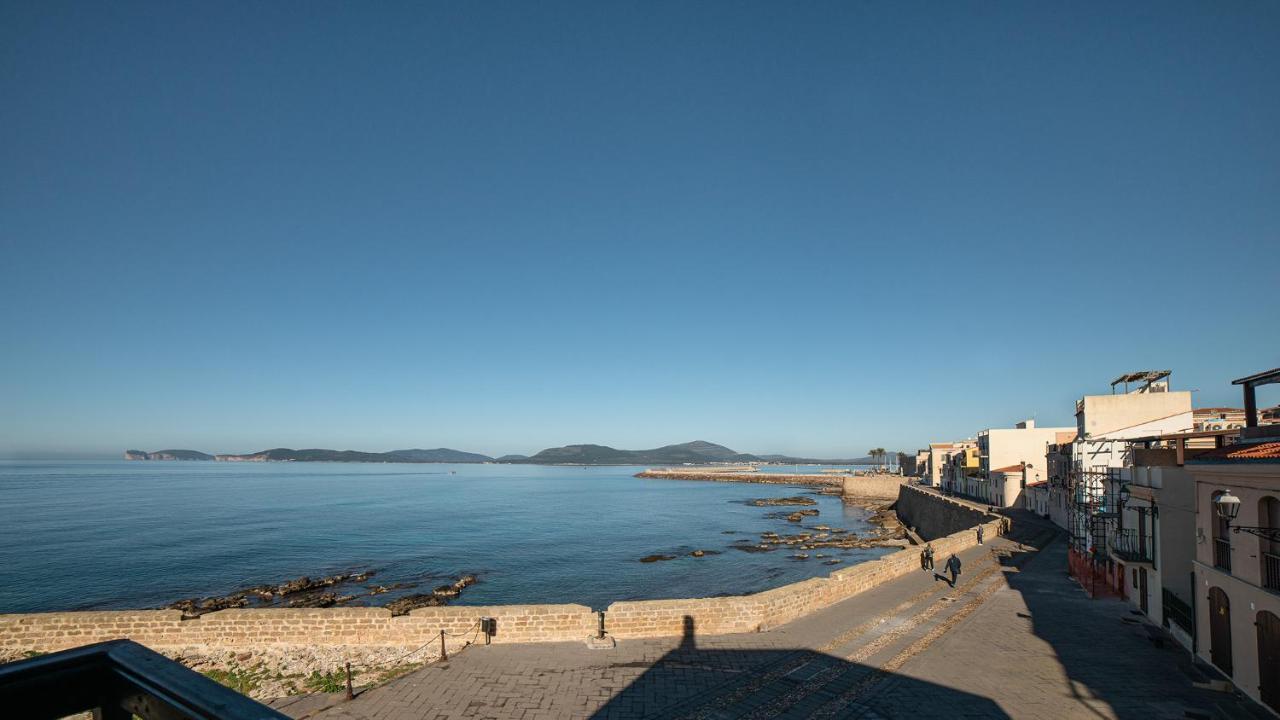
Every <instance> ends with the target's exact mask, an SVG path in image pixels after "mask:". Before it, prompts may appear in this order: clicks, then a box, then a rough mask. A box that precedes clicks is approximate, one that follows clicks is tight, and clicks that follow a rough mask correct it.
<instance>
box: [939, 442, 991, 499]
mask: <svg viewBox="0 0 1280 720" xmlns="http://www.w3.org/2000/svg"><path fill="white" fill-rule="evenodd" d="M981 467H982V464H981V462H980V460H979V458H978V444H977V443H976V442H966V443H965V444H964V447H961V448H958V449H956V450H955V451H954V452H952V453H951V455H950V456H949V457H948V458H947V466H946V468H944V471H943V474H942V489H943V491H944V492H947V493H951V494H955V495H966V496H968V497H980V496H984V495H983V490H982V488H983V487H984V484H985V481H984V480H983V479H982V478H981V477H980V475H979V471H980V469H981Z"/></svg>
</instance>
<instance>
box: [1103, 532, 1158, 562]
mask: <svg viewBox="0 0 1280 720" xmlns="http://www.w3.org/2000/svg"><path fill="white" fill-rule="evenodd" d="M1151 545H1152V542H1151V537H1150V536H1149V535H1139V534H1138V531H1137V530H1117V531H1116V533H1115V537H1114V538H1113V539H1112V543H1111V552H1113V553H1115V555H1116V557H1118V558H1120V559H1122V560H1128V561H1129V562H1147V563H1149V562H1151V561H1152V559H1151Z"/></svg>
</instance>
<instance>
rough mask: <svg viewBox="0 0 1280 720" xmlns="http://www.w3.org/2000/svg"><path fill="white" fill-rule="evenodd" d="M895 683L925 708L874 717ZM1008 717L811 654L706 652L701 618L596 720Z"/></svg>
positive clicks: (687, 624) (944, 692)
mask: <svg viewBox="0 0 1280 720" xmlns="http://www.w3.org/2000/svg"><path fill="white" fill-rule="evenodd" d="M886 683H892V684H893V686H894V694H895V695H899V694H905V695H906V696H907V697H912V698H914V699H915V700H916V701H918V704H916V706H915V707H914V708H913V709H911V710H910V712H907V713H905V714H902V715H898V714H897V713H888V714H886V712H885V710H883V709H877V710H875V711H874V712H872V711H871V709H870V708H868V707H867V705H866V704H865V699H866V698H868V697H870V696H872V695H873V694H874V693H875V691H877V690H878V689H880V688H882V687H884V685H885V684H886ZM864 713H868V714H867V716H868V717H875V718H891V717H904V718H905V717H910V718H926V717H949V718H950V717H981V718H1007V717H1009V716H1008V715H1006V714H1005V713H1004V712H1003V711H1002V710H1001V709H1000V708H999V707H998V706H997V705H996V704H995V703H994V702H992V701H991V700H989V699H987V698H984V697H979V696H977V695H973V694H970V693H966V692H962V691H958V690H955V689H954V688H948V687H943V686H941V685H935V684H933V683H929V682H924V681H921V680H917V679H914V678H910V677H907V676H904V675H898V674H894V673H885V672H882V671H880V670H877V669H875V668H872V667H870V666H867V665H862V664H860V663H854V662H849V661H847V660H844V659H841V658H838V657H833V656H831V655H827V654H824V653H820V652H816V651H813V650H807V649H796V650H786V649H780V650H740V649H725V650H720V649H715V648H709V647H698V644H697V641H696V637H695V629H694V621H693V618H691V617H688V616H686V617H685V619H684V633H683V637H682V640H681V643H680V645H679V647H677V648H675V649H673V650H671V651H670V652H668V653H667V654H666V655H664V656H662V657H661V658H659V659H658V661H657V662H655V663H653V665H652V667H650V668H649V669H648V670H646V671H645V673H644V674H643V675H641V676H640V677H639V678H637V679H636V680H635V682H633V683H632V684H630V685H628V686H627V687H626V688H624V689H623V690H622V691H621V692H619V693H618V694H616V695H615V696H614V697H613V698H612V699H610V700H609V702H608V703H606V704H605V705H604V706H603V707H601V708H600V709H599V710H598V711H597V712H596V713H595V714H594V715H592V718H598V719H601V720H603V719H606V718H607V719H610V720H621V719H623V718H627V719H632V718H716V719H718V718H749V717H768V718H810V717H831V718H848V717H859V716H862V715H863V714H864Z"/></svg>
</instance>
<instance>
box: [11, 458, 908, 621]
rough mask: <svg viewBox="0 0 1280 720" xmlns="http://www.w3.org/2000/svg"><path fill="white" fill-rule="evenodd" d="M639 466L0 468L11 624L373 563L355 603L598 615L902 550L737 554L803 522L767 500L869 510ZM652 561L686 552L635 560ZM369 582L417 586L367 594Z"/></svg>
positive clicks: (854, 526) (154, 464)
mask: <svg viewBox="0 0 1280 720" xmlns="http://www.w3.org/2000/svg"><path fill="white" fill-rule="evenodd" d="M643 469H644V468H642V467H576V466H537V465H435V464H431V465H425V464H424V465H416V464H414V465H410V464H376V463H371V464H363V463H292V462H283V463H227V462H183V461H125V460H103V461H0V613H19V612H44V611H56V610H91V609H122V608H157V607H164V606H165V605H168V604H170V603H172V602H174V601H176V600H179V599H184V598H192V597H210V596H219V595H225V594H229V593H231V592H234V591H236V590H238V589H241V588H245V587H249V586H254V585H262V584H276V583H281V582H284V581H286V580H290V579H293V578H297V577H299V576H303V575H306V576H310V577H318V576H327V575H332V574H335V573H341V572H355V571H366V570H372V571H374V573H375V574H374V576H373V577H371V578H370V579H369V580H367V581H365V582H364V583H360V584H359V585H355V586H349V587H344V588H343V589H342V590H341V592H343V593H350V594H357V595H359V597H357V599H356V600H355V601H353V602H351V603H350V604H352V605H380V604H384V603H385V602H387V601H389V600H392V599H394V598H396V597H398V596H401V595H404V594H409V593H415V592H430V590H431V588H433V587H435V586H437V585H440V584H444V583H446V582H450V581H452V580H454V579H456V578H458V577H460V576H461V575H464V574H474V575H475V576H476V577H477V578H478V579H479V581H478V582H477V583H476V584H475V585H473V586H471V587H469V588H467V589H466V590H465V591H464V592H463V594H462V595H461V597H459V598H457V599H456V600H454V601H453V602H452V604H459V605H489V604H507V603H570V602H571V603H580V604H583V605H587V606H589V607H591V608H594V609H603V608H604V607H606V606H607V605H608V604H609V603H611V602H614V601H617V600H633V599H653V598H682V597H707V596H716V595H734V594H743V593H751V592H756V591H760V590H765V589H768V588H772V587H777V586H779V585H784V584H787V583H791V582H796V581H799V580H804V579H808V578H812V577H815V576H819V575H825V574H827V573H829V572H831V571H832V570H834V569H837V568H838V567H847V566H849V565H852V564H854V563H858V562H863V561H866V560H869V559H874V558H876V557H879V556H880V555H882V554H884V553H886V552H888V550H886V549H883V548H871V549H857V550H848V551H838V550H827V551H824V552H826V553H828V554H830V555H831V556H832V557H838V558H840V559H841V560H842V564H841V565H839V566H831V565H824V564H823V561H822V560H819V559H816V558H813V557H812V556H813V555H814V554H815V553H814V552H812V551H811V552H810V558H809V559H808V560H799V559H794V558H792V557H790V556H791V555H792V554H793V553H792V552H791V551H789V550H778V551H774V552H766V553H751V552H745V551H742V550H738V549H735V547H734V546H735V543H737V542H739V541H743V540H752V539H757V538H758V537H759V534H760V533H762V532H766V531H774V532H777V533H780V534H786V533H789V532H796V531H797V528H798V527H799V526H800V525H799V524H797V523H792V522H788V521H787V520H786V519H784V518H781V517H777V516H776V515H777V513H778V512H779V511H785V510H787V508H785V507H756V506H753V505H750V504H748V501H750V500H752V499H754V498H769V497H783V496H788V495H798V494H803V495H807V496H809V497H812V498H813V499H814V500H816V501H817V505H816V506H814V507H816V508H817V509H818V510H819V513H820V514H819V515H818V516H817V517H810V518H805V522H804V523H803V525H804V526H805V527H811V526H813V525H816V524H825V525H829V526H831V527H842V528H846V529H848V530H850V531H851V532H854V533H859V534H863V533H866V532H868V531H870V530H871V529H872V527H871V525H870V524H869V523H868V521H867V516H868V514H867V512H866V511H865V510H863V509H861V508H858V507H855V506H852V505H848V506H846V505H845V504H843V503H842V502H841V501H840V499H839V498H837V497H831V496H826V495H818V494H816V493H815V490H814V488H811V487H803V486H797V487H790V486H787V485H767V484H753V483H721V482H699V481H688V480H661V479H644V478H637V477H634V475H635V473H637V472H639V471H641V470H643ZM798 469H799V470H800V471H801V472H817V470H818V469H817V468H805V467H803V466H801V467H800V468H798ZM793 509H794V508H793ZM695 550H703V551H714V553H712V552H708V554H707V555H705V556H703V557H693V556H691V555H690V553H692V552H693V551H695ZM651 555H666V556H674V558H675V559H672V560H665V561H658V562H648V563H642V562H640V559H641V558H644V557H646V556H651ZM372 584H382V585H394V584H403V585H406V586H408V587H404V588H399V589H397V590H394V591H391V592H387V593H384V594H379V595H372V596H370V595H367V594H365V593H367V589H366V588H365V587H364V586H367V585H372Z"/></svg>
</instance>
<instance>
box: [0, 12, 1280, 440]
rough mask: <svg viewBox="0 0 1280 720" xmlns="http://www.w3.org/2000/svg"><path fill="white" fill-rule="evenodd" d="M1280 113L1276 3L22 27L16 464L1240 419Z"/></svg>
mask: <svg viewBox="0 0 1280 720" xmlns="http://www.w3.org/2000/svg"><path fill="white" fill-rule="evenodd" d="M1277 88H1280V4H1277V3H1274V2H1239V3H1212V2H1201V3H1175V2H1138V3H1124V4H1120V3H1110V2H1100V3H1087V2H1072V3H1013V2H994V3H993V2H976V3H964V2H955V3H907V2H877V3H850V2H806V3H772V2H769V3H750V2H724V3H716V2H699V3H687V2H645V3H599V2H584V3H553V2H545V3H522V2H509V3H501V2H494V3H447V4H431V3H393V2H385V3H327V2H306V3H287V2H278V3H236V2H229V3H185V2H158V3H150V4H142V3H128V2H121V3H90V2H82V3H60V2H40V3H32V2H16V1H12V0H4V2H2V3H0V98H3V100H0V455H6V454H7V455H10V456H19V455H24V454H33V453H34V454H40V453H50V454H56V453H104V454H111V455H117V454H118V453H119V452H121V451H123V450H124V449H126V448H139V449H144V450H155V449H161V448H191V449H197V450H203V451H207V452H252V451H257V450H261V449H264V448H269V447H295V448H297V447H327V448H338V449H347V448H350V449H361V450H370V451H376V450H391V449H398V448H406V447H423V448H431V447H440V446H444V447H453V448H458V449H462V450H469V451H475V452H483V453H487V454H495V455H497V454H505V453H524V454H528V453H532V452H535V451H537V450H540V449H542V448H545V447H551V446H558V445H563V444H569V443H588V442H590V443H600V444H605V445H612V446H615V447H622V448H645V447H655V446H658V445H663V444H668V443H677V442H685V441H689V440H694V439H703V440H710V441H714V442H719V443H723V444H725V445H728V446H730V447H732V448H734V449H737V450H740V451H743V452H754V453H772V452H779V453H793V454H805V455H815V456H826V457H831V456H836V457H841V456H844V457H847V456H849V455H851V454H854V455H860V454H862V453H863V452H865V451H866V450H867V449H868V448H871V447H877V446H878V447H886V448H890V449H895V450H896V449H913V448H916V447H922V446H924V444H925V443H928V442H930V441H937V440H946V439H954V438H959V437H967V436H972V435H973V434H974V433H976V432H977V431H978V430H980V429H983V428H988V427H1002V426H1010V425H1011V424H1012V423H1014V422H1016V421H1018V420H1021V419H1023V418H1028V417H1034V418H1035V419H1036V420H1037V422H1038V423H1039V424H1041V425H1046V424H1054V425H1069V424H1073V423H1074V420H1073V412H1074V407H1073V404H1072V403H1073V401H1074V400H1075V399H1077V398H1078V397H1080V396H1082V395H1085V394H1097V393H1106V392H1109V387H1108V383H1109V382H1110V381H1111V380H1112V379H1113V378H1114V377H1116V376H1117V375H1119V374H1121V373H1124V372H1129V371H1133V370H1141V369H1171V370H1173V378H1172V380H1173V386H1174V389H1192V390H1196V391H1197V392H1196V393H1195V395H1194V398H1195V403H1196V405H1197V406H1209V405H1236V406H1238V405H1240V402H1241V401H1240V394H1239V391H1238V389H1237V388H1234V387H1232V386H1231V385H1230V381H1231V379H1233V378H1237V377H1241V376H1244V375H1248V374H1251V373H1253V372H1257V371H1260V370H1264V369H1268V368H1272V367H1276V366H1280V302H1278V301H1277V293H1276V289H1277V275H1278V271H1280V252H1278V249H1280V131H1278V129H1280V92H1277ZM1275 387H1276V386H1272V389H1274V388H1275ZM1261 399H1262V400H1269V401H1270V402H1280V393H1277V394H1273V395H1272V396H1267V395H1266V394H1265V393H1262V398H1261Z"/></svg>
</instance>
